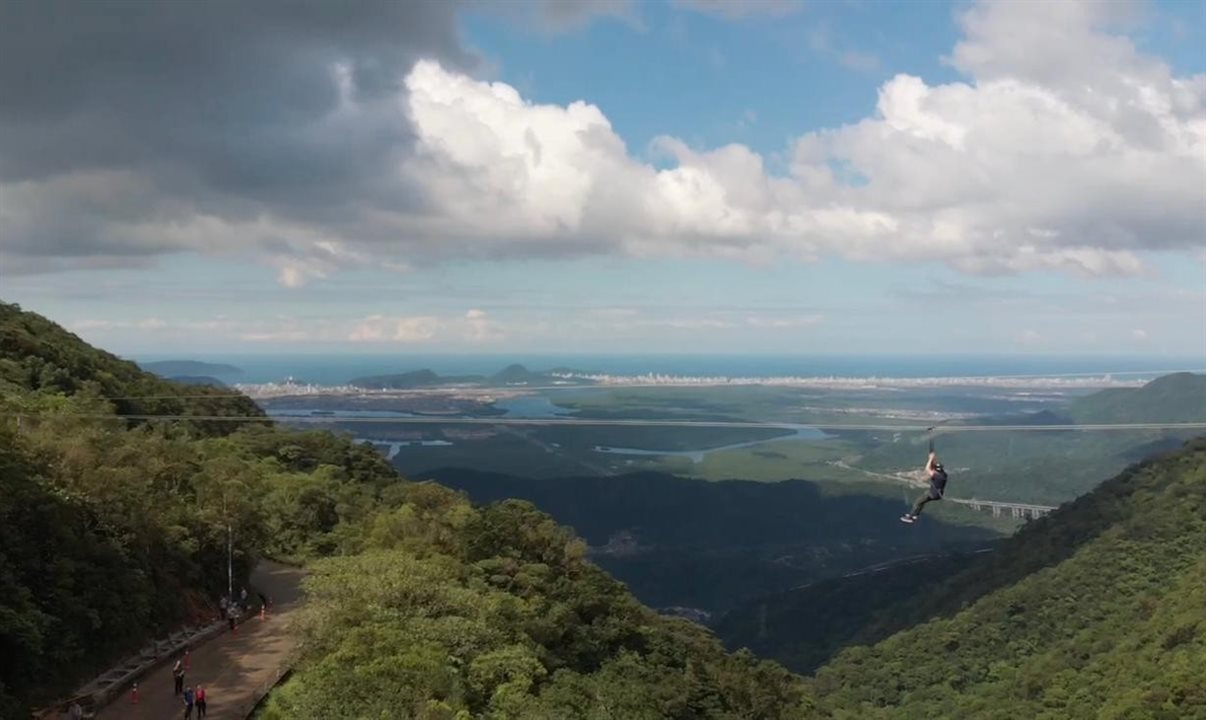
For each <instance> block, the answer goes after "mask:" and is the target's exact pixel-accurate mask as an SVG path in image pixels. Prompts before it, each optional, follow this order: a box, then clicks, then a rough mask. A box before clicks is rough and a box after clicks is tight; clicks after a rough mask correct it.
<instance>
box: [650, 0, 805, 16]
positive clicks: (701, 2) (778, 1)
mask: <svg viewBox="0 0 1206 720" xmlns="http://www.w3.org/2000/svg"><path fill="white" fill-rule="evenodd" d="M671 2H672V3H673V4H674V5H675V6H676V7H679V8H682V9H684V10H694V11H695V12H701V13H704V14H707V15H715V16H716V17H720V18H724V19H726V20H740V19H743V18H748V17H753V16H757V15H765V16H770V17H784V16H786V15H794V14H795V13H798V12H800V11H801V10H803V9H804V3H803V2H802V0H671Z"/></svg>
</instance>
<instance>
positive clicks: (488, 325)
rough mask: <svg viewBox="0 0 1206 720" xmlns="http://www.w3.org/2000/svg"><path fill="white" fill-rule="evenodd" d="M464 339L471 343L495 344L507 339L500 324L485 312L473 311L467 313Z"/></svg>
mask: <svg viewBox="0 0 1206 720" xmlns="http://www.w3.org/2000/svg"><path fill="white" fill-rule="evenodd" d="M464 324H465V332H464V337H465V339H466V340H468V341H469V342H471V343H493V342H500V341H502V340H505V339H506V334H505V333H503V331H502V328H501V327H500V326H499V325H498V323H496V322H494V321H493V320H491V319H490V318H489V317H488V316H487V314H486V312H485V311H484V310H477V309H473V310H470V311H468V312H466V313H465V320H464Z"/></svg>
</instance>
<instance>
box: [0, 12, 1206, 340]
mask: <svg viewBox="0 0 1206 720" xmlns="http://www.w3.org/2000/svg"><path fill="white" fill-rule="evenodd" d="M688 4H690V5H692V6H693V7H697V8H698V7H701V6H703V7H704V9H705V10H706V11H710V12H714V13H720V14H722V15H727V16H731V17H736V16H739V15H741V14H743V13H749V12H752V11H762V12H769V11H772V10H773V11H775V12H779V11H780V9H781V8H785V7H787V5H786V4H783V3H773V2H768V3H765V4H750V3H748V2H734V3H723V2H695V1H693V2H690V3H688ZM1128 7H1129V5H1127V4H1125V3H1119V2H1112V1H1105V0H1102V1H1101V2H1085V3H1037V2H1011V1H1007V0H986V1H984V2H980V3H977V4H975V5H973V6H971V7H970V9H969V10H967V11H966V12H965V13H964V14H963V15H962V17H961V19H960V24H961V26H962V28H963V38H962V39H961V40H960V42H959V43H958V45H957V46H956V47H955V48H954V49H953V51H952V53H951V56H950V58H949V62H950V63H951V64H952V66H953V67H955V68H956V69H957V70H959V71H960V72H961V73H963V74H964V76H965V77H966V81H964V82H951V83H946V84H937V85H931V84H929V83H927V82H926V81H925V80H923V79H921V78H918V77H913V76H910V75H906V74H901V75H897V76H896V77H894V78H892V79H890V80H888V81H887V82H885V83H884V84H883V85H882V87H880V89H879V93H878V103H877V106H876V111H875V113H874V114H873V115H871V116H869V117H867V118H865V119H863V120H861V121H859V122H855V123H851V124H849V125H844V126H841V127H837V128H832V129H825V130H818V131H814V132H808V133H805V134H804V135H802V136H800V137H798V138H796V139H795V140H794V141H793V142H792V143H791V144H790V147H789V148H788V153H787V157H788V163H787V169H786V171H785V172H784V173H783V174H775V173H772V172H770V171H768V169H767V168H766V164H765V161H764V158H763V157H762V156H761V155H759V154H758V153H755V152H753V151H752V150H751V149H749V148H748V147H746V146H743V145H739V144H731V145H726V146H722V147H717V148H711V149H702V148H696V147H690V146H688V145H687V144H686V143H684V142H683V141H681V140H679V139H677V138H672V137H662V138H658V139H657V140H656V141H655V143H654V144H653V150H655V151H656V152H658V153H661V154H662V155H663V156H664V158H665V160H666V162H665V163H661V164H659V165H656V166H655V165H653V164H650V163H648V162H645V161H643V160H642V159H639V158H638V157H636V156H634V155H632V154H631V153H630V152H629V150H628V148H627V147H626V145H625V143H624V141H623V139H621V138H620V137H619V136H618V135H617V134H616V132H615V131H614V129H613V128H612V126H611V124H610V122H609V121H608V119H607V117H606V115H605V114H604V112H603V111H602V110H601V109H600V108H598V107H596V106H594V105H591V104H589V103H587V102H582V101H579V102H574V103H570V104H569V105H566V106H559V105H541V104H535V103H532V102H530V101H528V100H525V99H524V98H523V97H522V96H521V95H520V93H519V92H518V91H516V90H515V89H514V88H512V87H510V86H508V85H506V84H503V83H488V82H483V81H479V80H476V79H473V78H470V77H468V76H466V75H463V74H460V73H457V72H453V71H450V70H447V69H445V68H444V67H443V66H441V65H440V64H439V63H437V62H434V61H421V62H419V63H417V64H415V65H414V66H413V68H412V69H411V70H410V72H409V73H408V74H407V75H406V77H405V83H404V85H405V89H404V91H403V92H401V93H400V94H399V95H398V96H397V97H396V98H395V99H394V103H393V104H392V105H390V104H387V103H380V102H378V103H376V104H373V105H372V106H371V107H370V106H367V105H366V106H363V107H361V106H359V105H357V103H358V102H359V101H358V100H357V96H356V94H355V93H351V92H342V93H341V94H340V96H339V97H340V102H339V103H337V105H336V107H335V108H334V109H333V110H332V111H331V113H332V116H331V117H330V118H327V119H326V120H324V121H323V122H325V123H326V124H327V125H330V127H333V128H337V129H338V128H345V127H346V128H357V127H359V126H358V125H356V124H355V123H352V122H351V119H355V118H360V119H361V120H363V121H364V122H365V123H368V126H370V127H372V128H379V127H385V126H387V125H388V123H389V122H390V121H391V119H392V120H393V121H396V124H397V126H398V127H408V129H409V130H410V131H411V132H412V133H413V136H414V140H415V145H414V148H413V152H411V151H410V150H409V149H408V150H407V152H398V153H395V154H393V155H390V163H389V164H388V165H387V166H388V167H389V168H390V169H389V172H390V173H393V175H390V176H389V177H388V178H387V179H386V180H387V181H386V180H383V182H382V183H381V184H380V185H374V186H373V187H374V188H376V189H374V190H373V192H372V193H371V197H364V198H360V197H358V198H357V200H356V201H355V202H348V203H347V206H346V207H343V206H341V208H340V212H339V213H332V214H330V217H337V218H338V219H337V220H334V219H326V220H322V221H313V222H311V221H308V220H307V217H306V215H305V213H293V214H290V215H288V217H283V216H280V215H274V214H272V212H271V210H270V207H269V209H267V210H265V211H264V212H260V213H255V212H246V211H245V210H246V208H240V210H239V211H238V212H230V213H227V214H226V215H223V216H215V215H213V214H207V213H206V212H204V211H203V210H201V209H196V208H194V209H192V210H191V211H190V210H189V209H188V208H183V209H182V207H180V206H177V205H172V206H170V207H160V206H156V207H153V208H146V207H144V206H143V204H141V203H140V200H139V198H141V197H143V196H144V195H145V193H146V189H147V181H146V179H145V178H141V177H138V176H136V175H135V174H133V171H129V172H126V173H122V174H113V175H111V176H107V177H99V176H98V175H99V174H97V175H92V176H90V175H86V174H80V173H76V174H72V175H65V176H61V177H58V178H54V179H52V180H48V181H45V183H38V182H33V181H30V182H25V183H20V184H15V185H12V184H10V185H5V186H3V187H0V191H2V192H3V193H4V194H5V196H6V197H7V198H9V199H10V202H9V203H8V205H7V206H6V213H5V214H4V215H2V216H0V223H2V225H0V230H3V236H4V237H6V238H18V239H17V240H16V241H9V242H14V244H15V247H16V249H15V250H14V249H13V246H5V245H0V252H5V251H11V254H9V255H4V256H3V257H0V261H7V262H9V266H10V267H13V266H14V264H15V263H23V264H24V266H23V267H24V269H25V270H36V269H43V270H45V269H55V268H56V267H58V266H59V265H60V264H62V263H67V261H68V260H69V259H70V258H66V255H67V250H63V251H62V252H61V253H59V254H58V255H56V251H55V247H56V245H55V243H56V242H59V240H58V239H59V238H68V237H71V238H74V237H78V236H80V235H81V234H82V235H88V234H92V235H94V236H96V237H97V238H98V239H97V241H96V243H95V244H93V245H87V244H86V243H85V245H87V246H86V247H85V248H84V250H83V251H82V252H83V253H87V252H93V253H94V256H93V259H92V265H93V266H109V265H112V264H121V263H127V264H128V263H131V262H138V260H137V259H136V258H145V257H148V256H150V255H154V254H160V253H165V252H171V251H176V250H182V249H188V250H200V251H211V252H228V251H232V250H240V249H247V248H251V249H254V250H255V251H257V252H259V253H261V254H262V255H263V256H264V257H265V258H266V261H267V262H270V263H271V264H272V265H273V266H274V267H275V268H276V269H277V272H278V280H279V282H280V283H281V284H282V285H285V286H289V287H297V286H301V285H303V284H305V283H307V282H309V281H312V280H314V279H321V278H323V277H327V276H329V275H331V274H332V273H334V272H337V271H338V270H340V269H341V268H346V267H365V266H374V267H378V266H382V267H393V268H398V269H404V268H407V267H410V266H412V265H421V264H424V263H433V262H441V261H445V260H448V259H458V260H460V259H466V258H522V257H532V256H541V257H566V256H579V255H592V254H626V255H629V256H635V257H649V256H662V257H666V256H669V257H676V256H688V255H692V256H706V257H716V258H725V259H732V260H736V261H741V262H753V263H771V262H775V261H778V260H781V259H784V258H788V259H796V260H804V261H811V260H816V259H819V258H822V257H827V256H838V257H843V258H847V259H850V260H855V261H870V262H877V261H939V262H944V263H946V264H948V265H950V266H951V267H954V268H956V269H958V270H961V271H963V272H966V273H978V274H1001V273H1018V272H1035V271H1056V272H1064V273H1074V274H1080V275H1090V276H1095V275H1126V274H1136V273H1139V272H1141V271H1143V269H1144V266H1143V262H1142V260H1141V259H1140V257H1141V253H1142V252H1144V251H1150V250H1169V251H1178V252H1181V251H1195V250H1196V251H1200V249H1201V243H1202V238H1203V235H1204V230H1206V202H1204V200H1206V198H1204V193H1203V190H1204V188H1203V184H1204V182H1203V179H1204V178H1206V76H1202V75H1198V76H1193V77H1177V76H1175V75H1174V74H1173V72H1172V70H1171V69H1170V68H1169V67H1168V65H1167V64H1166V63H1164V62H1163V61H1161V60H1160V59H1158V58H1155V57H1151V56H1146V55H1144V54H1143V53H1141V52H1140V51H1139V50H1138V49H1137V48H1136V47H1135V46H1134V44H1133V43H1132V42H1131V41H1130V40H1129V39H1128V38H1127V37H1126V36H1125V35H1124V34H1121V32H1119V31H1118V29H1117V28H1118V27H1120V24H1125V23H1133V22H1134V21H1135V17H1136V16H1135V14H1134V13H1132V12H1130V11H1129V10H1128ZM627 8H630V6H629V5H628V4H627V3H622V2H620V3H608V2H601V3H595V4H592V6H591V9H590V12H589V13H587V15H590V14H592V13H593V14H597V13H599V12H603V13H609V12H612V11H613V10H614V11H615V12H620V13H622V12H626V9H627ZM822 40H824V39H823V38H822V39H821V40H818V41H817V42H821V41H822ZM825 42H827V41H825ZM825 47H826V48H828V45H826V46H825ZM863 60H866V59H863ZM863 60H859V59H857V58H855V59H854V61H855V62H856V64H857V63H858V62H863ZM340 62H344V61H340ZM339 67H340V66H339V64H338V63H335V64H334V65H333V68H332V70H331V73H332V76H333V77H336V78H337V79H338V78H339V77H343V76H346V75H347V72H346V69H345V71H344V72H343V74H342V75H341V74H340V72H339ZM345 84H346V83H345ZM383 108H385V109H383ZM390 112H392V113H393V115H392V116H391V115H390ZM370 120H371V123H370V122H369V121H370ZM750 120H751V121H752V117H751V118H750ZM46 183H54V184H56V186H55V187H54V188H48V186H46ZM401 189H405V192H403V191H402V190H401ZM51 190H53V194H54V196H55V197H58V198H62V197H68V198H72V199H73V202H72V204H73V206H77V207H79V208H83V209H84V210H85V211H86V212H84V213H82V214H81V213H75V214H73V215H72V217H74V218H77V220H76V221H73V222H76V223H78V224H75V225H72V224H58V223H57V221H56V217H58V216H59V213H57V212H56V211H55V209H56V207H57V206H55V205H54V204H53V203H51V204H47V203H44V202H41V201H42V200H43V199H44V198H46V197H49V194H50V193H51ZM415 190H417V191H418V192H419V194H420V195H421V198H419V199H418V200H416V199H415V198H413V197H411V194H412V191H415ZM390 193H397V194H398V195H399V197H398V198H394V200H393V201H392V202H391V197H392V196H391V195H390ZM364 195H365V196H369V195H370V193H368V192H367V191H366V192H365V193H364ZM402 195H405V196H406V197H405V198H404V199H403V198H401V196H402ZM164 202H166V201H164ZM198 207H200V206H198ZM190 212H191V215H190V214H189V213H190ZM182 216H183V217H185V218H186V219H181V217H182ZM164 218H171V220H170V221H169V220H165V219H164ZM102 248H103V249H104V253H105V254H104V255H103V256H102V254H101V253H102V250H101V249H102ZM72 252H75V253H77V254H78V253H81V251H80V250H79V248H78V247H77V248H76V249H74V250H72ZM14 258H15V259H14ZM131 258H135V259H133V260H132V259H131ZM17 269H18V270H20V269H22V267H21V266H18V268H17ZM471 320H472V319H469V318H463V319H461V320H460V321H459V322H461V323H462V324H464V323H468V322H470V321H471ZM470 332H472V331H470ZM492 332H493V331H483V337H485V336H490V335H491V334H492ZM370 334H371V333H370Z"/></svg>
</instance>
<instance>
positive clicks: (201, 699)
mask: <svg viewBox="0 0 1206 720" xmlns="http://www.w3.org/2000/svg"><path fill="white" fill-rule="evenodd" d="M196 703H197V717H199V718H203V717H205V688H203V687H201V686H200V685H198V686H197V693H196Z"/></svg>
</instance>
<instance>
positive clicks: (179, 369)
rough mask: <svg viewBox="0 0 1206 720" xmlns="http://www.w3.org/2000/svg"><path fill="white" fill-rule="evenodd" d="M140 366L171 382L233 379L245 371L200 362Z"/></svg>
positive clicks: (147, 363)
mask: <svg viewBox="0 0 1206 720" xmlns="http://www.w3.org/2000/svg"><path fill="white" fill-rule="evenodd" d="M138 365H139V367H141V368H142V369H143V370H146V371H147V372H152V373H155V374H156V375H158V376H159V377H162V378H168V379H169V380H171V379H175V378H179V377H188V376H201V377H223V378H232V377H236V376H238V375H242V374H243V369H242V368H238V367H235V366H234V365H227V364H226V363H211V362H201V361H199V360H154V361H151V362H141V363H138Z"/></svg>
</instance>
